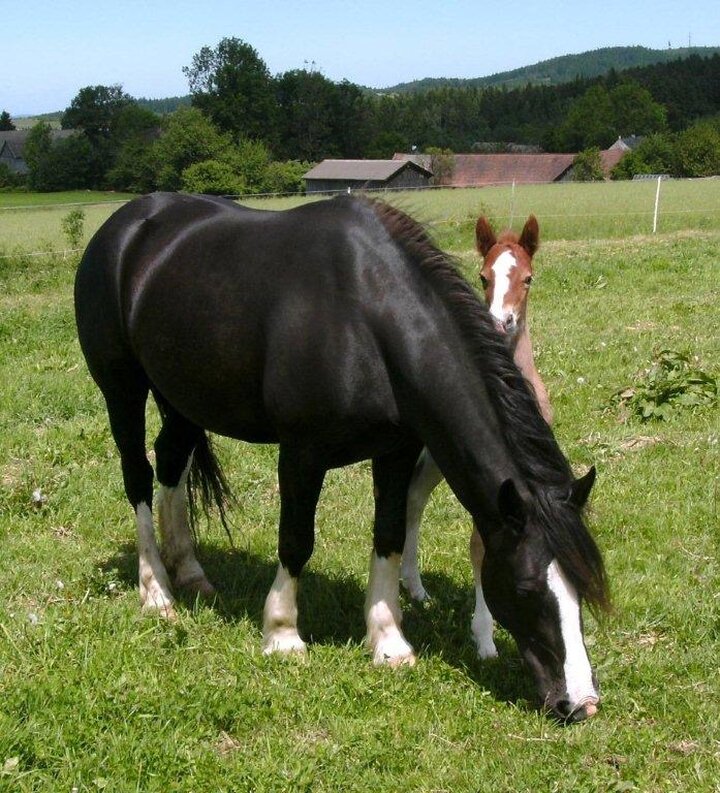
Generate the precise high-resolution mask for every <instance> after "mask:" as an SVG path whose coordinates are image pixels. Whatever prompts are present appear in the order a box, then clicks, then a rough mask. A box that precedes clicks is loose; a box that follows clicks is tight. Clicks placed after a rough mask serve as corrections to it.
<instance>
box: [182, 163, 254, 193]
mask: <svg viewBox="0 0 720 793" xmlns="http://www.w3.org/2000/svg"><path fill="white" fill-rule="evenodd" d="M182 189H183V190H184V191H185V192H186V193H208V194H210V195H243V194H245V193H247V192H248V189H247V183H246V182H245V180H244V179H243V177H242V175H241V174H239V173H238V172H237V171H236V170H235V169H234V168H233V166H232V165H230V164H229V163H227V162H222V161H220V160H205V161H203V162H197V163H194V164H193V165H190V166H188V167H187V168H185V170H184V171H183V172H182Z"/></svg>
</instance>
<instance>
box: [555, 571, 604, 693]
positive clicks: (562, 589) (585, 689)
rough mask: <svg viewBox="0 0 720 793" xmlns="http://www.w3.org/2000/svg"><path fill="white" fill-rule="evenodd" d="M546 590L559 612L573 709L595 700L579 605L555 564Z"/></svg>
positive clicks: (574, 593) (571, 587)
mask: <svg viewBox="0 0 720 793" xmlns="http://www.w3.org/2000/svg"><path fill="white" fill-rule="evenodd" d="M547 581H548V588H549V589H550V591H551V592H552V593H553V594H554V595H555V597H556V599H557V602H558V610H559V612H560V631H561V633H562V638H563V644H564V646H565V665H564V672H565V685H566V686H567V693H568V698H569V700H570V703H571V705H572V707H573V708H576V707H578V706H579V705H581V704H582V703H583V702H586V701H588V700H591V701H593V702H597V701H598V700H599V696H598V693H597V691H596V690H595V686H594V685H593V681H592V669H591V668H590V661H589V659H588V655H587V650H586V649H585V643H584V641H583V635H582V627H581V624H580V604H579V602H578V597H577V593H576V592H575V589H574V587H573V586H572V585H571V584H570V582H569V581H568V580H567V578H566V577H565V574H564V573H563V571H562V569H561V568H560V565H559V564H558V563H557V561H556V560H554V559H553V561H552V562H551V563H550V564H549V566H548V573H547Z"/></svg>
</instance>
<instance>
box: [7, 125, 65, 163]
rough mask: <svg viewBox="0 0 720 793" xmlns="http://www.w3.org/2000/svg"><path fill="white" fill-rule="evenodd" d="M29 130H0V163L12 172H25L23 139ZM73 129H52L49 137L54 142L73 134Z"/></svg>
mask: <svg viewBox="0 0 720 793" xmlns="http://www.w3.org/2000/svg"><path fill="white" fill-rule="evenodd" d="M30 132H31V130H29V129H14V130H11V131H8V132H0V163H2V164H4V165H7V167H8V168H9V169H10V170H11V171H12V172H13V173H19V174H26V173H27V172H28V166H27V163H26V162H25V153H24V152H25V141H26V140H27V137H28V135H29V134H30ZM75 134H76V130H74V129H53V130H51V131H50V138H51V140H52V141H53V142H54V141H56V140H59V139H61V138H67V137H69V136H70V135H75Z"/></svg>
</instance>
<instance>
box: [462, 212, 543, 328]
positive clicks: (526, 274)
mask: <svg viewBox="0 0 720 793" xmlns="http://www.w3.org/2000/svg"><path fill="white" fill-rule="evenodd" d="M539 237H540V232H539V230H538V223H537V220H536V219H535V216H534V215H530V217H529V218H528V219H527V222H526V223H525V226H524V227H523V230H522V233H521V234H520V236H519V237H518V235H517V234H515V233H514V232H512V231H505V232H503V233H502V234H501V235H500V237H496V236H495V232H494V231H493V230H492V228H491V226H490V224H489V223H488V221H487V219H486V218H485V217H482V216H481V217H479V218H478V221H477V224H476V226H475V239H476V242H477V249H478V252H479V253H480V255H481V256H482V257H483V265H482V267H481V269H480V280H481V281H482V285H483V289H484V290H485V299H486V301H487V304H488V306H489V307H490V313H491V314H492V317H493V320H494V322H495V326H496V327H497V329H498V330H499V331H501V332H502V333H506V334H508V336H509V340H510V342H512V341H513V339H514V338H515V337H516V336H517V335H518V334H519V333H520V331H521V330H522V328H523V326H524V324H525V312H526V309H527V298H528V290H529V289H530V284H531V283H532V279H533V267H532V257H533V255H534V254H535V251H536V250H537V249H538V245H539V244H540V240H539Z"/></svg>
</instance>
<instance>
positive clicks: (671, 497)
mask: <svg viewBox="0 0 720 793" xmlns="http://www.w3.org/2000/svg"><path fill="white" fill-rule="evenodd" d="M695 184H696V183H692V185H695ZM702 184H703V185H704V188H703V189H713V190H715V189H717V187H715V183H710V182H704V183H702ZM708 186H710V187H708ZM632 187H633V188H635V186H634V185H633V186H632ZM637 187H638V189H639V188H644V189H646V190H650V192H652V191H653V190H654V187H652V188H649V187H648V186H647V185H645V184H642V185H639V186H637ZM668 187H669V184H668ZM533 189H534V188H533ZM598 189H599V191H600V194H599V196H598V197H596V198H595V200H594V203H592V205H591V206H592V208H593V210H592V211H593V213H594V214H597V213H599V212H600V210H601V209H602V208H603V207H606V206H607V205H608V203H609V204H611V205H612V206H613V207H619V206H620V205H621V200H620V198H618V193H612V192H610V193H604V192H603V191H604V189H605V186H599V187H598ZM566 190H567V192H566ZM469 192H470V191H453V193H451V194H444V195H445V196H446V200H447V201H448V203H447V204H443V205H441V204H440V203H438V204H437V205H433V204H430V203H428V204H426V205H422V206H420V205H419V203H420V202H419V194H418V195H415V196H412V197H410V198H409V199H406V198H404V197H403V198H402V201H406V200H407V201H409V202H410V203H411V204H412V202H413V201H416V199H417V206H416V207H415V208H416V209H417V214H418V215H419V216H421V217H425V218H426V219H429V220H433V221H436V228H437V231H438V235H439V237H440V238H441V239H442V240H443V242H444V244H446V245H447V246H448V248H449V249H450V250H452V251H453V252H454V253H456V254H457V255H458V257H459V260H460V263H461V266H462V267H463V269H464V270H465V271H466V273H467V275H468V276H469V277H470V278H471V279H472V280H473V281H474V280H475V275H474V272H475V257H474V254H473V253H472V250H471V249H472V238H471V236H469V233H470V229H471V226H472V223H473V222H474V216H475V214H476V213H477V202H478V196H479V197H480V198H481V203H482V204H483V205H484V206H485V207H486V209H487V211H489V213H490V214H491V215H493V216H494V217H496V218H498V219H504V216H503V213H506V212H507V209H508V206H509V205H503V204H502V200H505V199H504V198H503V196H502V195H501V194H500V193H499V192H498V197H497V202H496V203H493V201H494V199H493V198H492V196H491V194H490V193H489V192H487V191H477V192H476V193H474V194H472V195H468V196H467V200H466V201H465V197H464V196H463V193H469ZM436 195H439V194H434V193H433V194H427V197H428V201H430V200H436V199H435V198H434V197H435V196H436ZM518 195H519V194H518ZM587 195H588V196H590V194H589V193H588V194H587ZM708 195H709V193H705V194H704V198H703V201H702V203H706V202H707V201H708ZM584 196H585V193H584V192H583V191H582V190H580V191H579V192H575V193H573V191H570V190H569V189H568V188H565V187H564V186H559V188H558V189H557V191H556V189H555V188H554V187H553V188H550V189H546V191H545V192H543V191H542V190H540V189H539V188H538V192H537V195H536V196H529V197H527V199H525V198H523V202H522V203H520V201H518V203H517V206H516V210H515V217H516V218H521V217H522V216H523V215H525V214H527V212H528V211H530V210H532V211H536V212H537V214H538V216H539V217H540V224H541V234H543V235H544V236H546V238H547V240H548V241H546V242H545V244H544V245H543V247H542V248H541V251H540V253H539V254H538V256H537V257H536V260H537V280H536V284H535V286H534V287H533V290H534V291H533V295H532V304H531V321H532V328H533V338H534V341H535V345H536V349H537V354H538V366H539V369H540V371H541V373H542V374H543V376H544V378H545V380H546V383H547V385H548V387H549V391H550V394H551V398H552V400H553V404H554V407H555V414H556V434H557V436H558V439H559V441H560V443H561V445H562V447H563V449H564V450H565V452H566V454H567V455H568V457H569V458H570V460H571V461H572V463H573V465H574V466H576V467H577V470H578V471H583V470H584V469H585V468H586V467H587V466H588V465H589V464H591V463H594V464H595V465H596V466H597V468H598V483H597V485H596V488H595V491H594V494H593V499H592V510H591V518H590V524H591V526H592V528H593V530H594V532H595V535H596V537H597V539H598V543H599V544H600V546H601V548H602V549H603V550H604V553H605V557H606V563H607V567H608V572H609V577H610V581H611V585H612V592H613V599H614V604H615V611H614V613H613V614H612V615H610V616H609V617H608V618H607V619H605V620H603V621H602V622H596V621H595V620H594V619H593V618H591V617H590V616H589V615H588V617H587V620H586V637H587V640H588V645H589V650H590V654H591V657H592V660H593V663H594V664H595V666H596V669H597V673H598V676H599V678H600V683H601V686H602V690H603V697H604V699H603V706H602V708H601V710H600V713H599V714H598V716H597V717H595V718H594V719H592V720H590V721H588V722H585V723H583V724H581V725H578V726H576V727H572V728H563V727H560V726H558V725H556V724H555V723H554V722H552V721H550V720H548V719H547V718H545V717H544V716H542V715H541V714H540V713H538V712H536V711H535V710H534V708H533V706H532V704H531V700H532V693H533V692H532V685H531V681H530V678H529V677H528V675H527V674H526V672H525V671H524V669H523V668H522V665H521V663H520V660H519V656H518V654H517V652H516V650H515V647H514V645H513V643H512V641H511V640H510V638H509V636H508V635H507V634H505V633H504V632H502V631H499V635H498V647H499V651H500V657H499V659H497V660H494V661H491V662H481V661H479V660H477V659H476V657H475V655H474V651H473V647H472V643H471V641H470V637H469V622H470V616H471V609H472V576H471V572H470V565H469V561H468V558H467V540H468V537H469V529H470V524H469V520H468V517H467V516H466V515H465V514H464V512H463V510H462V509H461V508H460V507H459V505H458V503H457V501H456V500H455V499H454V497H453V496H452V494H451V493H450V491H449V490H448V489H447V487H446V486H444V485H443V486H442V487H441V488H439V489H438V490H437V491H436V493H435V495H434V497H433V500H432V502H431V504H430V506H429V508H428V514H427V517H426V522H425V526H424V536H423V540H422V543H421V557H422V567H423V570H424V574H425V580H426V584H427V586H428V589H429V590H430V592H431V594H432V595H433V596H434V598H433V600H432V602H431V603H429V604H428V605H427V606H424V607H419V606H414V605H412V604H410V603H409V602H406V603H405V605H404V615H405V617H404V618H405V623H404V624H405V630H406V635H407V637H408V639H409V640H410V641H411V642H412V643H413V644H414V646H415V647H416V649H417V650H418V651H419V660H418V664H417V665H416V667H415V668H413V669H403V670H399V671H391V670H387V669H375V668H373V667H372V665H371V662H370V659H369V657H368V655H367V653H366V652H365V650H364V649H363V646H362V639H363V616H362V609H363V597H364V588H365V585H366V580H367V566H368V565H367V562H368V556H369V549H370V533H371V516H372V492H371V490H372V487H371V481H370V473H369V466H368V465H367V464H361V465H357V466H353V467H351V468H348V469H344V470H341V471H335V472H332V473H331V475H330V476H329V477H328V479H327V481H326V485H325V488H324V491H323V495H322V498H321V502H320V507H319V511H318V518H317V532H318V534H317V543H316V549H315V554H314V557H313V559H312V561H311V563H310V565H309V567H308V569H307V571H306V573H305V574H304V577H303V581H302V589H301V596H300V608H301V615H300V625H301V631H302V632H303V633H304V635H305V636H306V637H309V638H311V639H312V645H311V650H310V654H309V658H308V660H307V661H304V662H303V661H299V660H278V659H267V658H264V657H263V656H262V655H261V653H260V645H261V612H262V604H263V601H264V598H265V595H266V593H267V589H268V587H269V586H270V583H271V581H272V578H273V576H274V572H275V564H276V557H275V544H276V525H277V518H278V508H279V500H278V493H277V483H276V474H275V464H276V450H275V449H274V448H273V447H266V446H256V447H250V446H247V445H243V444H237V443H231V442H227V441H223V440H220V441H219V448H220V454H221V457H222V460H223V462H224V464H225V466H226V469H227V472H228V474H229V476H230V479H231V482H232V484H233V486H234V488H235V490H236V492H237V494H238V497H239V504H238V507H237V508H236V509H234V510H233V512H232V514H231V523H232V525H233V546H232V547H231V545H230V543H229V541H228V539H227V538H226V537H225V535H224V534H223V533H222V531H221V530H220V528H219V526H218V525H217V520H214V521H212V522H211V524H210V525H209V526H207V527H204V528H203V530H202V542H201V559H202V560H203V563H204V565H205V567H206V570H207V571H208V574H209V576H210V578H211V580H213V581H214V582H215V583H216V584H217V586H218V589H219V591H220V593H221V599H220V600H219V602H218V603H217V604H215V605H214V606H195V605H193V604H188V605H187V606H186V607H185V608H183V609H180V615H179V619H178V621H177V622H176V623H174V624H167V623H164V622H162V621H160V620H157V619H153V618H148V617H143V616H141V615H140V613H139V608H138V593H137V580H136V578H137V570H136V566H137V556H136V553H135V549H134V526H133V520H132V514H131V512H130V509H129V507H128V506H127V504H126V502H125V499H124V495H123V491H122V483H121V477H120V467H119V462H118V459H117V455H116V452H115V449H114V446H113V443H112V440H111V438H110V433H109V430H108V427H107V421H106V417H105V411H104V406H103V404H102V400H101V398H100V395H99V393H98V392H97V391H96V389H95V387H94V385H93V384H92V382H91V380H90V378H89V376H88V374H87V372H86V370H85V367H84V363H83V361H82V358H81V355H80V351H79V348H78V344H77V341H76V338H75V329H74V321H73V316H72V305H71V303H72V301H71V292H72V279H73V275H74V269H75V266H76V263H77V257H76V256H68V257H67V258H65V259H63V258H62V257H56V256H43V257H37V258H31V257H26V256H22V255H19V253H18V252H17V248H18V246H20V245H21V243H22V247H24V248H25V250H31V249H33V248H34V247H35V245H36V244H39V243H40V244H42V245H48V246H52V245H53V244H54V243H55V242H56V241H57V240H58V239H61V237H57V236H56V237H55V238H50V237H49V238H48V239H41V238H40V237H37V236H36V235H35V233H34V230H33V228H32V226H31V227H30V228H26V229H25V231H24V232H23V234H24V236H23V237H22V239H21V240H20V241H19V242H17V243H13V244H12V245H11V246H9V247H10V249H11V250H10V251H8V253H9V254H10V255H7V254H6V258H4V259H0V790H8V791H10V790H12V791H68V792H69V791H71V790H77V791H79V792H80V791H100V790H105V791H243V790H258V791H277V790H293V791H295V790H307V791H337V790H344V791H369V790H381V789H382V790H390V791H395V790H403V791H453V792H455V791H486V790H488V791H490V790H492V791H536V792H539V791H553V790H556V791H588V792H590V791H643V792H644V791H688V792H689V791H720V781H719V775H718V768H719V767H720V715H719V713H718V708H717V702H718V697H719V695H720V669H719V664H718V649H719V646H720V645H719V640H720V636H719V633H720V601H719V594H720V586H719V585H720V567H719V566H718V549H719V547H720V524H719V521H718V482H719V481H720V478H719V477H720V461H719V460H720V422H719V421H718V418H719V411H718V408H717V407H698V408H692V407H687V408H684V409H679V410H678V411H677V412H676V413H675V414H673V415H672V416H671V418H670V419H669V420H667V421H664V422H653V423H645V424H643V423H640V422H639V421H638V420H635V419H631V418H628V417H627V416H626V415H625V414H624V413H623V411H622V410H621V409H620V408H619V407H618V406H617V405H616V404H615V403H614V402H613V400H612V395H613V394H614V393H616V392H617V391H618V390H620V389H623V388H625V387H626V386H629V385H631V384H633V383H635V382H636V377H637V375H638V373H640V372H643V371H644V370H645V369H647V367H648V366H649V364H650V362H651V360H652V358H653V356H654V354H655V352H656V351H658V350H660V349H666V348H667V349H672V350H678V351H688V352H690V353H692V355H694V356H697V361H696V364H697V366H698V367H699V368H701V369H702V370H703V371H705V372H710V373H713V374H714V375H715V376H718V375H720V342H719V341H718V338H719V337H718V328H719V327H720V290H719V287H718V261H719V260H720V228H719V225H720V223H719V220H718V215H717V212H716V211H715V214H709V215H708V221H707V222H708V224H710V225H709V227H708V228H707V229H703V228H702V225H701V224H700V222H699V221H698V224H697V225H695V226H692V225H691V226H690V229H689V230H682V231H672V232H671V233H667V231H663V227H662V226H661V232H662V233H659V234H658V235H656V236H654V237H650V236H634V235H633V236H631V235H630V234H629V233H617V234H615V233H613V232H614V231H615V228H614V226H613V221H610V220H607V219H606V220H605V221H603V222H604V223H605V224H606V225H602V226H598V227H594V226H592V223H591V222H590V221H588V223H587V224H586V223H585V222H584V221H582V220H580V219H579V218H576V219H575V220H573V221H570V220H568V221H567V229H568V230H567V231H565V232H564V231H562V229H563V226H562V221H563V217H562V213H563V208H566V209H567V208H568V207H569V208H572V209H579V208H580V207H581V203H582V200H587V201H590V197H587V198H586V199H585V198H583V197H584ZM424 197H425V194H423V198H424ZM505 198H507V195H506V194H505ZM450 199H452V201H451V200H450ZM561 199H562V200H561ZM653 199H654V193H653V196H652V197H651V201H652V200H653ZM437 200H438V201H439V198H438V199H437ZM669 200H670V199H669V196H668V202H669ZM677 200H678V206H682V205H683V204H684V205H686V206H690V204H691V196H690V194H688V195H684V196H682V197H678V199H677ZM455 202H456V203H455ZM699 203H700V202H699ZM718 205H719V204H718V202H717V201H716V203H715V207H717V206H718ZM410 208H412V206H411V207H410ZM108 210H109V208H108ZM45 211H46V210H43V213H41V214H44V212H45ZM47 211H50V210H47ZM53 211H55V210H53ZM58 211H59V212H60V214H62V212H63V210H62V209H61V210H58ZM16 222H17V221H16ZM703 222H704V221H703ZM3 223H7V215H5V214H2V213H0V224H3ZM23 223H24V221H23ZM553 223H557V225H555V226H553ZM88 226H89V223H88ZM609 226H610V227H612V228H611V229H610V232H608V230H607V229H608V227H609ZM0 228H3V234H5V233H6V230H5V228H6V227H3V226H0ZM546 229H547V234H546V235H545V230H546ZM551 229H554V230H553V231H552V232H551ZM3 234H0V238H2V236H3ZM58 234H59V232H58ZM611 237H615V239H611ZM2 246H3V243H1V242H0V247H2ZM25 246H29V247H25ZM6 250H7V248H6ZM13 251H15V253H13ZM149 415H150V417H151V423H152V425H153V427H157V420H156V418H155V416H154V414H153V413H152V411H150V414H149Z"/></svg>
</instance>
